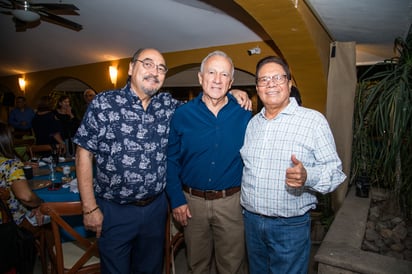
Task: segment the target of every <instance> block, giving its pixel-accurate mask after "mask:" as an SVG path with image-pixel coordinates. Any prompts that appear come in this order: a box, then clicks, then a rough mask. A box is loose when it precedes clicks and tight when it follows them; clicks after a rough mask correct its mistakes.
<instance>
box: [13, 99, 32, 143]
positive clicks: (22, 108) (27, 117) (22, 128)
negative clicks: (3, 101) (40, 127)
mask: <svg viewBox="0 0 412 274" xmlns="http://www.w3.org/2000/svg"><path fill="white" fill-rule="evenodd" d="M33 117H34V111H33V110H32V109H31V108H29V107H28V106H26V98H24V97H23V96H18V97H17V98H16V105H15V108H14V109H13V110H12V111H11V112H10V114H9V124H10V125H11V126H12V127H13V128H14V135H15V137H17V138H19V137H22V136H23V135H32V132H31V121H32V120H33Z"/></svg>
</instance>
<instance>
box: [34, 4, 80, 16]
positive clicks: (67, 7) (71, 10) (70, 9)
mask: <svg viewBox="0 0 412 274" xmlns="http://www.w3.org/2000/svg"><path fill="white" fill-rule="evenodd" d="M30 8H31V9H34V10H36V11H38V10H47V11H49V12H51V13H53V14H58V15H79V13H78V12H76V11H77V10H79V9H78V8H77V7H76V6H75V5H73V4H58V3H57V4H53V3H30Z"/></svg>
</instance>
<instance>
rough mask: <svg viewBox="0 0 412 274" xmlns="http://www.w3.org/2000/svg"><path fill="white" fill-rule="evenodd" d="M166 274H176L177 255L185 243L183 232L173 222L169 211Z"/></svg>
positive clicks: (166, 240)
mask: <svg viewBox="0 0 412 274" xmlns="http://www.w3.org/2000/svg"><path fill="white" fill-rule="evenodd" d="M165 237H166V239H165V263H164V265H165V274H170V273H173V274H174V273H175V260H174V258H175V254H176V252H177V251H178V250H179V249H180V248H181V247H182V245H183V244H184V243H185V241H184V236H183V231H182V229H181V228H180V227H179V226H177V225H176V224H175V223H174V222H173V217H172V213H171V212H170V211H169V213H168V215H167V221H166V235H165Z"/></svg>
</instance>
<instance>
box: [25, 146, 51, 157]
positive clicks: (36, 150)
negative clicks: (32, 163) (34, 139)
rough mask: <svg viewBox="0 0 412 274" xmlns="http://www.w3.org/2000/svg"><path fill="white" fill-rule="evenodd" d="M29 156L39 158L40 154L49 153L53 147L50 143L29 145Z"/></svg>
mask: <svg viewBox="0 0 412 274" xmlns="http://www.w3.org/2000/svg"><path fill="white" fill-rule="evenodd" d="M27 150H28V152H29V155H30V158H35V157H36V158H39V156H42V154H45V153H51V152H52V151H53V148H52V146H51V145H31V146H28V147H27Z"/></svg>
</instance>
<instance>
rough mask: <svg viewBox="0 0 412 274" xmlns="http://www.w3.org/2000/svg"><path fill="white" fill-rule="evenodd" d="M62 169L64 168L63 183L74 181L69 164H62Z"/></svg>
mask: <svg viewBox="0 0 412 274" xmlns="http://www.w3.org/2000/svg"><path fill="white" fill-rule="evenodd" d="M62 169H63V177H62V184H66V183H70V182H71V181H72V176H71V169H70V166H67V165H66V166H62Z"/></svg>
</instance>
